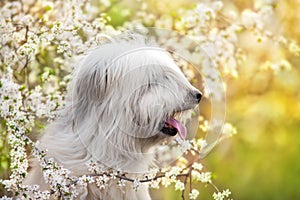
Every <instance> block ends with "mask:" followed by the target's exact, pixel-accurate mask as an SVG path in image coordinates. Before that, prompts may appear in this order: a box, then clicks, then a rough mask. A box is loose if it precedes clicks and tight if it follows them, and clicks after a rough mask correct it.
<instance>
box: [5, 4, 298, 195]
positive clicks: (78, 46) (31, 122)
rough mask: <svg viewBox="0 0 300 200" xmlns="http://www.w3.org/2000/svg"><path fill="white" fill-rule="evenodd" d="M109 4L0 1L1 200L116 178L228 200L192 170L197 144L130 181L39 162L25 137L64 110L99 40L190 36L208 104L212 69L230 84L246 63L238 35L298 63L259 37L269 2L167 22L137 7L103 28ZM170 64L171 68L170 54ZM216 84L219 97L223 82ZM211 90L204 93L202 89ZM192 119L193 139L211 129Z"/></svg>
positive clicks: (195, 12) (197, 164) (210, 8)
mask: <svg viewBox="0 0 300 200" xmlns="http://www.w3.org/2000/svg"><path fill="white" fill-rule="evenodd" d="M114 3H116V2H114V1H104V0H103V1H100V3H99V4H97V3H95V2H92V1H80V0H71V1H54V0H53V1H51V0H37V1H8V0H4V1H1V2H0V13H1V16H0V34H1V36H0V38H1V41H0V71H1V75H0V78H1V79H0V98H1V99H0V102H1V103H0V121H1V127H0V128H1V129H0V130H1V140H2V141H3V142H2V143H1V148H0V151H1V154H5V153H7V146H9V155H8V156H7V157H6V160H7V162H8V160H9V166H10V175H9V178H8V179H6V180H5V179H2V180H0V183H1V184H2V185H3V186H4V187H5V189H6V191H9V192H10V193H7V194H8V195H12V196H17V197H18V198H20V199H27V198H32V199H38V198H40V199H49V198H50V197H57V198H68V199H74V198H76V197H77V195H78V190H80V188H81V187H86V185H87V184H96V185H97V186H98V187H99V189H105V188H106V186H107V183H108V181H109V180H116V181H117V183H118V185H119V186H120V187H123V186H124V183H125V182H131V183H132V187H133V188H134V189H136V190H138V188H139V186H140V184H144V183H149V184H150V187H151V188H159V187H160V186H164V187H169V186H171V185H172V186H174V188H175V190H179V191H181V192H182V198H183V199H184V198H185V197H186V193H188V198H190V199H197V198H198V197H199V195H200V192H199V191H198V190H197V189H196V188H195V187H193V186H194V185H195V183H196V182H200V183H203V184H208V185H211V186H212V187H213V188H215V189H216V192H215V193H214V194H213V195H212V198H213V199H216V200H222V199H228V198H230V197H229V196H230V193H231V192H230V191H229V190H228V189H226V190H223V191H219V190H218V189H217V187H216V186H215V185H214V184H213V182H212V179H213V176H212V173H211V172H209V171H208V170H207V169H206V168H205V167H204V166H203V165H202V164H201V159H202V158H203V151H202V150H203V149H204V148H205V147H206V146H207V145H208V143H207V141H206V139H205V138H200V137H198V136H197V137H196V138H194V139H191V140H187V141H184V142H182V143H181V146H183V147H184V149H185V150H186V152H185V154H184V156H183V157H181V158H180V159H178V160H177V161H176V163H175V164H174V165H173V166H169V167H166V168H162V169H159V170H154V171H151V173H150V172H149V173H148V174H143V175H140V176H137V177H135V178H129V177H128V176H126V173H125V172H122V171H119V170H116V169H110V168H107V167H105V166H99V165H96V164H95V162H93V161H90V162H89V163H87V167H88V169H89V171H90V174H86V175H84V176H81V177H75V176H72V175H71V172H70V171H69V170H68V169H65V168H64V166H60V165H59V164H57V163H56V162H54V161H53V160H51V159H46V157H45V156H46V153H47V152H46V150H45V149H39V148H38V146H37V142H34V141H35V140H34V139H33V138H34V136H35V135H36V133H37V132H42V130H43V127H44V126H45V124H46V123H47V122H50V121H52V120H54V119H55V118H56V117H57V116H58V113H57V111H58V110H59V109H60V108H62V107H63V106H64V98H65V94H66V87H67V85H68V83H69V81H70V79H71V78H72V76H71V75H70V74H71V72H72V67H74V66H75V63H77V62H78V60H80V59H81V57H82V55H83V53H84V52H86V51H87V50H88V49H90V48H93V47H96V46H98V45H100V44H101V43H102V42H104V41H105V40H106V39H107V35H115V34H118V33H121V32H123V31H125V30H133V29H136V28H139V29H143V28H144V27H151V26H154V27H158V28H166V29H170V30H174V31H177V32H178V33H180V34H182V35H186V36H188V37H190V38H191V39H192V40H193V41H195V42H196V43H197V44H198V45H199V46H198V48H199V49H202V50H204V51H205V52H206V56H205V57H203V55H201V53H199V52H197V48H195V49H193V51H192V52H187V54H188V55H189V56H190V58H191V59H192V60H193V61H194V62H195V63H197V64H199V65H201V70H200V73H201V76H203V77H204V78H203V79H205V80H206V82H207V83H206V84H207V85H209V87H206V86H203V85H202V86H201V85H200V86H199V87H203V89H204V92H205V96H206V97H208V98H209V97H210V96H218V95H219V93H220V90H221V89H223V88H221V89H220V88H218V87H219V86H218V84H216V83H215V82H216V77H214V76H213V75H212V73H211V68H215V69H217V70H218V71H219V72H220V74H221V76H222V77H233V78H238V76H239V74H238V67H239V66H241V65H243V63H244V62H245V60H246V58H247V54H246V50H247V48H248V47H247V46H246V47H245V45H244V44H240V41H239V38H240V37H255V38H256V42H257V43H263V42H267V41H272V42H274V43H276V44H277V45H279V46H280V48H283V49H286V52H287V53H290V54H293V55H296V56H299V54H300V47H299V46H298V45H297V43H296V42H294V41H291V40H288V39H286V38H285V37H284V36H281V35H277V34H276V33H273V32H272V31H270V30H268V26H267V25H268V24H269V23H270V22H272V16H273V15H274V9H276V7H277V6H276V5H277V3H276V2H275V1H264V3H262V4H261V5H259V6H257V8H255V9H254V10H250V9H245V10H243V11H241V12H240V13H239V12H236V11H233V10H230V9H228V8H226V5H225V4H224V2H222V1H211V2H210V1H207V2H202V3H198V4H196V5H194V6H193V7H191V8H189V9H178V10H177V11H176V14H174V13H173V14H168V13H166V14H164V15H159V14H157V13H155V12H153V13H151V12H150V9H149V8H148V6H147V4H146V3H142V2H140V9H139V10H138V11H136V13H134V14H133V15H132V16H131V18H130V20H128V21H125V22H124V23H123V24H122V25H120V26H117V25H115V24H112V23H111V18H113V17H114V16H109V15H108V14H107V13H108V12H109V10H110V9H111V8H113V7H114V6H115V5H114ZM158 42H159V43H161V44H162V43H167V42H169V43H168V45H169V46H170V48H174V49H176V46H177V44H178V43H180V42H179V41H172V40H170V41H162V40H159V39H158ZM186 48H187V49H188V48H189V46H188V45H187V46H186ZM206 57H209V61H208V60H207V59H206ZM174 58H175V60H176V55H174ZM177 62H178V65H179V66H180V67H181V68H182V70H183V72H184V73H185V74H186V76H187V77H188V78H189V80H190V81H191V82H195V83H197V81H196V80H198V79H199V75H197V74H196V70H195V69H192V68H191V67H190V66H189V64H188V63H187V62H185V61H184V60H183V59H180V58H177ZM211 62H212V63H214V65H211V64H210V63H211ZM290 68H291V64H290V63H289V61H288V60H287V59H285V57H283V56H282V57H281V58H280V59H279V60H278V61H277V62H271V61H266V62H265V63H261V70H272V71H274V73H275V74H276V73H278V72H279V71H281V70H289V69H290ZM223 84H224V86H225V89H226V83H223ZM211 88H212V89H213V90H209V89H211ZM219 98H222V96H220V97H219ZM223 100H224V99H223ZM198 120H199V133H203V134H205V133H207V132H208V131H209V129H210V126H212V124H211V123H210V121H209V118H208V117H207V116H204V115H203V116H202V115H201V116H199V119H198ZM46 121H47V122H46ZM222 130H223V134H222V135H221V137H220V140H221V139H223V138H225V137H228V136H231V135H234V134H236V129H235V127H234V126H233V125H232V124H230V123H228V122H226V123H225V124H224V125H223V129H222ZM6 143H7V144H6ZM2 146H5V148H4V147H2ZM28 149H32V150H33V154H34V157H36V158H37V159H38V160H39V162H40V165H41V167H42V169H43V175H44V179H45V181H46V182H47V183H48V184H49V185H50V190H49V191H41V190H39V187H38V186H37V185H24V184H23V180H24V178H25V177H26V175H27V170H28V165H29V164H28V151H27V150H28ZM205 153H206V152H205ZM1 170H3V169H1ZM187 188H188V189H189V192H187V191H186V190H187Z"/></svg>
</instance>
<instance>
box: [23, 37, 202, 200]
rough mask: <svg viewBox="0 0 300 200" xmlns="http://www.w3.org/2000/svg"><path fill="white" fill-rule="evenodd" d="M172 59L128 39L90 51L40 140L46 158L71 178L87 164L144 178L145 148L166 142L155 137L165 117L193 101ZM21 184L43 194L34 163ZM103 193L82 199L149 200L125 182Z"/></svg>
mask: <svg viewBox="0 0 300 200" xmlns="http://www.w3.org/2000/svg"><path fill="white" fill-rule="evenodd" d="M195 90H196V89H195V88H194V87H193V86H192V85H191V84H190V83H189V82H188V81H187V79H186V78H185V77H184V75H183V74H182V72H181V71H180V69H179V68H178V66H176V64H175V63H174V61H173V60H172V58H171V56H170V55H169V54H168V53H167V52H166V51H165V50H163V49H160V48H158V47H157V46H155V45H152V44H149V43H148V42H147V40H146V39H145V38H144V37H142V36H140V35H135V34H129V35H125V37H124V36H120V37H117V38H115V41H114V42H110V43H107V44H104V45H102V46H100V47H99V48H97V49H94V50H92V51H90V52H89V54H88V55H87V56H86V57H85V59H84V60H83V61H82V62H81V63H80V66H79V67H77V68H76V69H75V72H74V74H73V80H72V83H71V86H70V88H69V96H68V98H67V103H66V106H65V108H64V109H63V111H62V114H61V117H60V118H59V119H57V120H56V121H55V122H54V123H52V124H50V125H49V126H48V127H47V129H46V133H45V134H44V135H43V136H42V138H41V139H40V143H41V145H40V146H41V148H46V149H47V150H48V153H47V157H48V158H54V159H55V161H57V162H58V163H59V164H61V165H63V166H64V167H66V168H68V169H69V170H71V171H72V174H73V175H76V176H81V175H83V174H88V173H89V172H88V171H87V167H86V163H87V162H88V161H89V160H91V159H93V160H97V161H98V162H99V163H101V164H104V165H106V166H108V167H112V168H117V169H122V170H123V171H125V172H129V173H130V174H131V175H132V176H134V174H136V173H141V172H146V171H147V170H148V168H149V165H150V164H151V162H152V160H153V153H151V152H150V153H149V149H150V148H151V147H153V146H155V145H157V144H158V143H159V142H161V141H163V140H165V139H168V138H170V136H168V135H165V134H163V133H162V132H160V129H161V128H162V125H163V122H164V120H165V119H166V117H168V116H170V115H172V113H173V112H175V111H180V110H185V109H189V108H192V107H194V106H195V105H196V104H197V103H198V102H197V101H195V99H193V98H192V96H191V92H192V91H195ZM25 183H27V184H39V185H40V186H41V188H42V189H47V188H48V186H47V184H45V182H44V180H43V178H42V172H41V169H40V167H39V164H38V163H37V161H35V162H34V163H33V166H32V170H31V171H30V172H29V175H28V177H27V178H26V181H25ZM109 184H110V186H109V187H107V189H105V190H100V189H99V188H97V187H96V186H95V185H90V186H88V189H87V190H84V191H81V193H80V198H81V199H116V200H119V199H131V200H133V199H143V200H144V199H150V195H149V192H148V186H147V185H146V184H144V185H142V186H141V188H140V189H139V190H138V192H136V191H134V190H133V189H132V185H131V184H130V183H126V186H125V187H124V188H123V189H122V188H120V187H119V186H117V185H116V184H115V183H114V182H110V183H109Z"/></svg>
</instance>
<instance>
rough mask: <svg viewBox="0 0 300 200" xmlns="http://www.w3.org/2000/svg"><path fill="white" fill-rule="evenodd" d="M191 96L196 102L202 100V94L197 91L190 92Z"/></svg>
mask: <svg viewBox="0 0 300 200" xmlns="http://www.w3.org/2000/svg"><path fill="white" fill-rule="evenodd" d="M191 96H192V98H193V99H196V101H197V102H198V103H199V102H200V100H201V98H202V93H201V92H200V91H198V90H195V91H192V92H191Z"/></svg>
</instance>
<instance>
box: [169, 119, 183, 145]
mask: <svg viewBox="0 0 300 200" xmlns="http://www.w3.org/2000/svg"><path fill="white" fill-rule="evenodd" d="M166 123H167V124H170V125H172V126H173V127H174V128H176V129H177V131H178V133H179V136H180V137H181V139H183V140H184V138H185V136H186V128H185V126H184V125H183V124H181V123H180V122H179V121H177V120H176V119H173V118H170V119H167V120H166Z"/></svg>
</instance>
